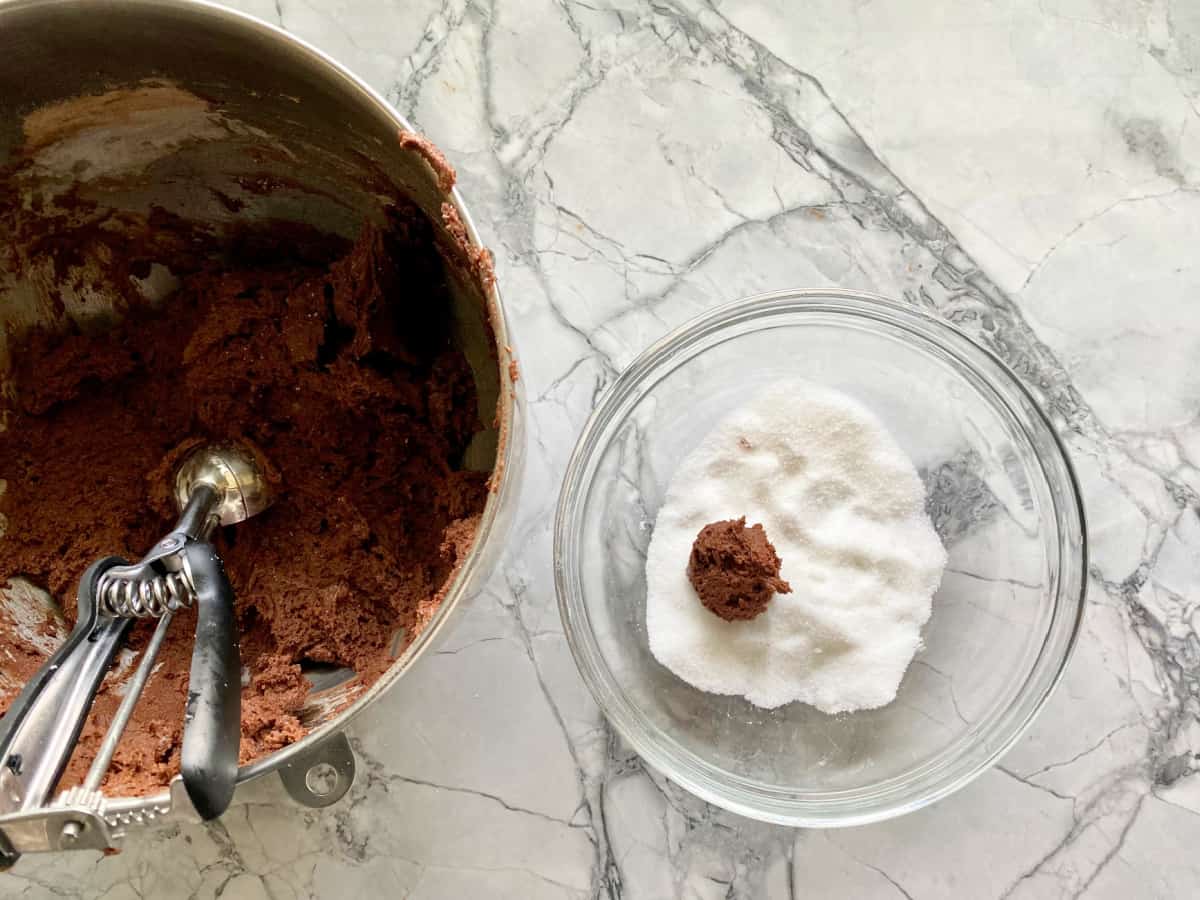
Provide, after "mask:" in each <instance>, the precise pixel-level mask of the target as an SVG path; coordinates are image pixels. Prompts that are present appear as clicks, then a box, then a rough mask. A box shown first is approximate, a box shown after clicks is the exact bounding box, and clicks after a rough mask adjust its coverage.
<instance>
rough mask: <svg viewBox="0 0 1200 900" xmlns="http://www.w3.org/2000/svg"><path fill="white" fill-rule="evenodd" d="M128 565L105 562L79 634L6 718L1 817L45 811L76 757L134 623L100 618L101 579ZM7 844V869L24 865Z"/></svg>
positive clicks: (0, 762)
mask: <svg viewBox="0 0 1200 900" xmlns="http://www.w3.org/2000/svg"><path fill="white" fill-rule="evenodd" d="M124 563H125V560H123V559H120V558H118V557H115V556H112V557H105V558H104V559H101V560H98V561H97V562H95V563H93V564H92V565H91V566H90V567H89V568H88V570H87V571H86V572H85V573H84V575H83V578H81V579H80V582H79V594H78V597H79V599H78V605H77V610H78V611H77V618H76V621H75V627H74V628H73V629H72V630H71V633H70V634H69V635H68V636H67V639H66V640H65V641H64V642H63V643H62V645H61V646H60V647H59V648H58V649H57V650H56V651H55V652H54V653H53V654H52V655H51V657H50V658H49V659H48V660H46V662H45V663H44V664H43V665H42V667H41V668H40V669H38V671H37V673H36V674H35V675H34V676H33V678H31V679H29V681H28V682H27V683H26V685H25V687H24V688H23V689H22V691H21V693H20V694H19V695H18V696H17V698H16V700H14V701H13V703H12V705H11V706H10V707H9V709H8V712H7V713H5V715H4V717H3V718H0V813H9V812H18V811H22V810H30V809H36V808H38V807H40V806H43V805H44V804H45V803H46V802H47V801H48V800H49V799H50V796H51V794H52V793H53V792H54V789H55V787H56V786H57V785H58V781H59V779H60V778H61V777H62V773H63V770H64V769H66V767H67V763H68V762H69V761H70V759H71V754H72V753H73V752H74V750H75V743H76V741H77V740H78V739H79V735H80V733H81V732H82V731H83V726H84V724H85V722H86V721H87V717H88V713H89V712H90V711H91V708H92V702H93V701H94V700H95V699H96V692H97V691H98V690H99V689H100V683H101V682H102V681H103V680H104V676H105V675H106V674H108V669H109V666H110V665H111V663H112V659H113V656H114V655H115V654H116V652H117V650H118V649H119V648H120V646H121V641H122V639H123V638H124V637H125V632H126V631H127V630H128V628H129V626H130V624H131V620H129V619H112V618H106V617H103V616H101V615H100V614H99V608H98V606H97V603H96V585H97V582H98V581H99V579H100V576H101V575H102V574H103V573H104V572H105V571H107V570H108V569H110V568H112V567H113V566H117V565H123V564H124ZM6 844H7V841H4V840H3V839H2V838H0V869H3V868H8V867H9V866H11V865H12V864H13V863H15V862H16V860H17V859H18V857H19V854H17V853H15V852H14V851H13V850H12V848H11V847H8V846H5V845H6Z"/></svg>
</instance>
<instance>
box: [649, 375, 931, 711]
mask: <svg viewBox="0 0 1200 900" xmlns="http://www.w3.org/2000/svg"><path fill="white" fill-rule="evenodd" d="M740 516H745V517H746V522H747V524H751V525H753V524H755V523H761V524H762V526H763V528H764V529H766V532H767V537H768V538H769V539H770V541H771V542H772V543H773V544H774V545H775V549H776V551H777V553H778V554H779V557H780V559H781V560H782V561H783V567H782V569H781V571H780V576H781V577H782V578H783V579H784V580H786V581H788V582H789V583H790V584H791V586H792V593H790V594H777V595H776V596H775V597H774V598H772V600H771V602H770V604H769V605H768V607H767V609H766V611H765V612H764V613H762V614H761V615H759V616H757V617H756V618H754V619H751V620H748V621H733V622H727V621H725V620H724V619H721V618H719V617H718V616H716V615H715V614H713V613H712V612H710V611H709V610H708V609H706V608H705V607H704V606H703V605H701V603H700V600H699V598H698V597H697V596H696V592H695V590H694V589H693V588H692V585H691V582H690V581H689V580H688V576H687V564H688V556H689V554H690V553H691V548H692V542H693V541H694V540H695V539H696V535H697V534H698V533H699V531H700V529H701V528H703V527H704V526H705V525H707V524H708V523H710V522H715V521H718V520H722V519H737V518H738V517H740ZM945 565H946V551H945V549H944V548H943V547H942V544H941V542H940V541H939V540H938V536H937V534H936V533H935V532H934V530H933V525H932V524H931V522H930V521H929V517H928V515H927V514H926V512H925V489H924V485H923V484H922V483H921V479H920V478H919V477H918V475H917V472H916V470H915V469H914V467H913V464H912V462H911V460H910V459H909V458H908V456H907V455H906V454H905V453H904V451H903V450H902V449H901V448H900V447H899V445H898V444H897V443H896V441H895V440H894V439H893V438H892V436H891V435H890V434H889V433H888V432H887V429H886V428H885V427H884V425H883V423H881V422H880V421H879V419H878V418H876V416H875V415H874V414H873V413H872V412H871V411H870V410H868V409H867V408H866V407H864V406H863V405H862V404H860V403H859V402H857V401H856V400H854V399H852V398H851V397H848V396H846V395H845V394H843V393H841V392H839V391H834V390H830V389H828V388H824V387H820V386H818V385H815V384H811V383H809V382H802V381H793V382H786V383H780V384H775V385H772V386H770V387H768V388H767V389H765V390H764V391H762V393H760V394H758V395H757V396H756V397H754V398H753V399H752V400H751V401H750V402H749V403H747V404H746V405H745V406H743V407H742V408H740V409H739V410H737V411H736V412H734V413H733V414H732V415H730V416H729V417H728V418H727V419H725V420H724V421H723V422H721V424H720V425H718V426H717V428H716V429H715V430H714V431H712V432H711V433H710V434H709V435H708V436H707V437H706V438H705V439H704V440H703V441H702V442H701V444H700V445H699V446H698V447H697V448H696V449H695V450H694V451H692V453H691V454H690V455H689V456H688V457H687V458H686V459H685V460H684V461H683V463H682V464H681V465H680V466H679V468H678V470H677V471H676V472H675V474H674V476H673V477H672V479H671V483H670V485H669V487H668V489H667V494H666V497H665V499H664V502H663V505H662V508H661V509H660V510H659V513H658V518H657V521H656V522H655V524H654V533H653V535H652V537H651V540H650V548H649V552H648V555H647V559H646V585H647V598H646V628H647V631H648V633H649V639H650V650H651V652H653V654H654V656H655V657H656V658H657V659H658V661H659V662H661V663H662V664H663V665H665V666H666V667H667V668H669V669H671V671H673V672H674V673H675V674H676V675H678V676H679V677H680V678H682V679H684V680H685V681H687V682H689V683H690V684H692V685H694V686H695V687H697V688H700V689H701V690H704V691H709V692H710V693H714V694H740V695H742V696H744V697H745V698H746V699H747V700H749V701H750V702H751V703H753V704H755V705H756V706H760V707H763V708H766V709H772V708H774V707H777V706H782V705H783V704H785V703H790V702H793V701H801V702H803V703H809V704H811V705H813V706H815V707H817V708H818V709H820V710H823V711H824V712H827V713H839V712H847V711H850V710H856V709H873V708H875V707H879V706H883V705H885V704H887V703H889V702H891V701H892V700H894V699H895V697H896V691H897V690H898V688H899V686H900V680H901V678H902V677H903V676H904V672H905V670H906V669H907V668H908V664H909V663H910V662H911V661H912V658H913V656H914V654H915V653H916V652H917V650H918V648H919V647H920V643H921V626H922V625H924V624H925V622H926V620H928V618H929V614H930V608H931V603H932V597H933V594H934V592H935V591H936V590H937V587H938V584H939V582H940V581H941V577H942V570H943V568H945Z"/></svg>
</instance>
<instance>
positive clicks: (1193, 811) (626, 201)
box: [0, 0, 1200, 900]
mask: <svg viewBox="0 0 1200 900" xmlns="http://www.w3.org/2000/svg"><path fill="white" fill-rule="evenodd" d="M239 6H241V7H242V8H244V9H245V10H247V11H250V12H253V13H255V14H257V15H260V16H262V17H263V18H265V19H268V20H270V21H274V22H277V23H280V24H282V25H283V26H284V27H285V28H287V29H289V30H291V31H294V32H295V33H297V34H299V35H300V36H302V37H304V38H306V39H308V40H309V41H312V42H313V43H315V44H316V45H318V46H319V47H321V48H322V49H324V50H326V51H327V52H329V53H330V54H332V55H333V56H334V57H336V58H338V59H339V60H341V61H342V62H343V63H345V64H346V65H347V66H349V67H350V68H351V69H353V70H354V71H356V72H357V73H358V74H360V75H361V76H363V77H364V78H365V79H366V80H368V81H369V82H370V83H372V84H373V85H374V86H375V87H377V88H378V89H380V90H381V91H382V92H383V93H384V94H385V95H386V96H387V98H388V99H389V100H390V101H391V102H393V103H395V104H396V105H397V106H398V107H399V108H400V110H401V111H402V112H403V113H404V114H405V115H407V116H408V117H410V118H411V119H412V121H414V122H415V123H416V124H417V125H418V126H419V127H420V128H421V129H422V130H423V131H425V132H426V133H427V134H428V135H429V136H430V137H432V138H433V140H434V141H435V142H436V143H437V144H439V145H440V146H441V147H442V148H443V149H444V150H445V152H446V154H447V156H448V157H449V158H450V159H451V160H452V162H453V163H454V164H455V166H456V167H457V168H458V171H459V175H460V186H461V188H462V190H463V192H464V194H465V196H466V197H467V199H468V203H469V204H470V207H471V209H472V212H473V214H474V216H475V218H476V219H477V221H478V223H479V224H480V226H481V229H482V231H483V234H484V238H485V240H486V241H487V243H488V244H489V245H490V246H491V247H493V248H494V250H495V252H496V259H497V268H498V272H499V277H500V282H501V285H502V289H503V291H504V295H505V298H506V301H507V304H508V309H509V312H510V315H511V317H512V320H513V322H514V326H515V331H516V334H517V335H518V338H519V341H520V346H519V348H518V349H519V350H520V351H523V353H522V375H523V378H524V380H525V386H526V390H527V392H528V399H529V413H530V424H531V428H530V434H529V456H528V462H529V464H528V466H527V474H526V480H525V484H524V492H523V497H522V501H521V509H520V513H519V518H518V522H517V524H516V527H515V529H514V530H513V532H512V535H511V538H510V542H511V547H512V552H510V555H509V558H508V560H507V562H506V563H505V564H504V565H503V566H502V567H501V569H500V570H498V571H497V572H496V573H495V575H494V577H493V578H492V580H491V582H490V585H489V588H488V589H487V590H486V591H485V592H484V593H482V594H481V595H479V596H477V597H475V598H474V600H473V601H472V602H470V603H469V604H467V605H466V606H465V608H463V609H462V610H461V611H460V613H459V614H458V615H457V616H456V617H455V619H454V621H453V623H452V624H451V625H450V626H449V627H448V629H447V630H446V632H445V633H444V635H443V636H442V637H441V638H440V640H439V644H438V646H437V647H436V648H435V649H434V650H433V651H432V652H430V653H429V654H428V655H427V656H426V657H424V658H423V659H422V660H421V662H420V663H419V664H418V665H417V666H416V667H415V669H414V670H413V671H412V672H411V673H410V675H408V676H406V677H405V678H404V679H403V680H402V682H401V683H400V684H399V686H398V687H397V689H396V690H394V691H393V692H392V693H391V694H390V695H388V696H387V697H386V699H385V700H384V701H383V702H381V703H380V704H378V705H377V706H376V707H374V708H373V709H372V710H371V711H370V712H369V713H368V714H367V715H365V716H364V717H362V718H361V719H359V720H358V722H357V723H356V725H355V726H354V728H353V730H352V732H351V738H352V740H353V743H354V746H355V748H356V750H357V752H358V754H359V760H360V772H359V779H358V781H357V783H356V785H355V786H354V788H353V789H352V792H351V794H350V795H349V797H348V798H347V799H346V800H344V801H342V802H341V803H339V804H338V805H336V806H334V807H331V808H329V809H328V810H325V811H323V812H312V811H307V810H301V809H299V808H298V807H296V806H295V805H293V804H291V803H290V802H289V801H288V800H287V798H286V797H285V796H284V794H283V791H282V789H281V788H280V786H279V784H278V782H277V781H276V780H275V779H266V780H264V781H262V782H260V783H256V784H254V785H252V786H251V787H250V789H249V790H248V791H246V792H244V793H240V794H239V799H238V802H237V805H236V806H235V807H234V808H233V809H232V810H231V811H230V812H229V813H228V814H227V815H226V816H225V817H224V818H223V819H222V820H221V821H220V822H218V823H216V824H212V825H209V826H207V827H199V826H197V827H174V828H171V829H167V830H165V831H162V832H160V833H157V834H155V835H154V836H152V837H150V838H149V839H147V840H139V841H138V842H136V843H134V844H132V845H131V846H130V847H129V848H128V849H126V850H125V851H124V852H123V853H121V854H120V855H118V856H115V857H111V858H102V857H99V856H98V855H95V854H91V853H81V854H74V855H71V856H62V857H40V858H33V857H26V858H25V859H24V860H23V861H22V862H21V864H20V865H19V866H18V868H17V869H16V870H15V872H14V873H12V874H9V875H6V876H3V877H2V880H0V894H3V895H5V896H17V895H18V894H19V895H20V896H23V897H28V898H42V897H88V898H101V897H103V898H105V900H135V898H155V900H169V898H185V897H187V898H213V897H222V898H225V900H251V898H274V900H291V898H300V897H376V896H379V897H384V896H386V897H423V898H443V897H444V898H458V897H511V898H560V897H562V898H566V897H611V898H616V897H621V898H630V900H632V898H643V897H653V898H658V897H680V898H713V900H716V898H727V897H729V898H734V897H737V898H740V897H765V898H796V897H835V896H846V897H860V898H861V897H869V898H875V897H879V898H892V897H900V898H916V900H924V898H943V897H944V898H955V900H966V898H1025V897H1039V898H1041V897H1072V898H1074V897H1086V898H1096V900H1099V898H1127V897H1181V898H1182V897H1195V896H1197V895H1200V853H1197V847H1200V777H1198V776H1197V771H1198V770H1200V721H1198V718H1197V717H1198V715H1200V638H1198V636H1197V631H1198V630H1200V609H1198V603H1200V516H1198V515H1197V507H1198V506H1200V415H1198V413H1200V365H1197V362H1196V361H1197V360H1198V359H1200V307H1198V306H1197V303H1198V302H1200V265H1198V263H1197V247H1200V105H1198V104H1200V5H1197V4H1196V3H1195V2H1194V0H1142V2H1140V3H1123V2H1119V0H904V2H886V0H873V2H872V0H853V2H852V0H820V2H813V3H806V4H803V7H804V8H803V10H801V4H797V3H794V2H790V0H736V2H735V0H725V2H720V3H714V4H711V5H708V4H705V3H702V2H692V0H655V2H652V3H650V4H648V5H647V4H642V3H636V2H633V0H482V2H465V0H404V2H385V0H371V2H366V0H330V2H321V3H317V2H311V3H309V2H303V0H274V2H273V0H243V2H241V3H239ZM824 285H838V286H842V287H849V288H862V289H867V290H873V291H877V292H880V293H883V294H887V295H891V296H896V297H904V298H907V299H908V300H910V301H912V302H914V303H918V304H921V305H923V306H925V307H927V308H931V309H934V310H936V311H938V312H939V313H941V314H942V315H945V316H947V317H949V318H951V319H953V320H954V321H956V322H958V323H960V324H961V325H963V327H965V328H967V329H968V330H970V331H972V332H973V333H975V334H977V335H979V336H980V337H981V338H982V339H983V340H984V341H985V342H986V343H987V344H988V345H989V346H991V347H993V348H994V349H996V350H997V351H998V352H999V353H1000V354H1001V355H1002V356H1003V357H1004V358H1005V359H1006V360H1007V361H1008V362H1009V363H1010V364H1011V365H1012V366H1013V367H1014V368H1015V369H1016V370H1017V371H1018V372H1019V373H1020V374H1021V375H1022V376H1023V378H1024V379H1025V380H1026V381H1027V382H1028V383H1029V384H1030V385H1031V386H1033V387H1034V388H1035V389H1037V390H1040V392H1041V395H1042V396H1043V397H1044V398H1045V401H1046V404H1047V406H1048V408H1049V409H1050V410H1051V412H1052V414H1053V416H1054V418H1055V421H1056V424H1057V426H1058V427H1059V429H1060V431H1061V433H1062V435H1063V437H1064V438H1065V440H1066V442H1067V444H1068V446H1069V448H1070V451H1071V453H1072V456H1073V459H1074V462H1075V463H1076V465H1077V466H1078V469H1079V475H1080V477H1081V480H1082V483H1083V487H1084V490H1085V494H1086V501H1087V508H1088V514H1089V521H1090V531H1091V542H1092V544H1091V546H1092V551H1093V553H1092V561H1091V569H1090V586H1089V590H1090V597H1089V609H1088V615H1087V617H1086V623H1085V629H1084V633H1083V636H1082V639H1081V642H1080V645H1079V647H1078V650H1077V652H1076V654H1075V656H1074V659H1073V661H1072V664H1071V666H1070V669H1069V671H1068V673H1067V676H1066V678H1065V681H1064V683H1063V684H1062V685H1061V686H1060V688H1059V690H1058V692H1057V693H1056V695H1055V696H1054V698H1053V700H1052V702H1051V703H1050V704H1049V706H1048V708H1047V709H1046V710H1045V711H1044V712H1043V714H1042V716H1041V717H1040V719H1039V720H1038V722H1037V723H1036V725H1035V726H1034V727H1033V728H1032V729H1031V731H1030V732H1029V733H1028V734H1027V735H1026V736H1025V737H1024V738H1023V739H1022V740H1021V741H1020V743H1019V744H1018V745H1017V746H1016V747H1015V748H1014V749H1013V750H1012V751H1011V752H1010V753H1009V754H1008V755H1007V756H1006V757H1005V758H1004V760H1003V761H1002V763H1001V764H1000V765H999V766H998V767H996V768H995V769H993V770H991V771H990V772H988V773H987V774H985V775H984V776H983V777H981V778H979V779H978V780H977V781H976V782H974V783H973V784H971V785H970V786H969V787H967V788H966V789H964V790H962V791H961V792H959V793H958V794H956V795H954V796H953V797H951V798H949V799H947V800H945V801H943V802H941V803H938V804H937V805H935V806H934V807H932V808H929V809H926V810H923V811H921V812H918V813H915V814H913V815H910V816H908V817H905V818H902V819H898V820H894V821H891V822H888V823H885V824H881V825H875V826H870V827H864V828H856V829H851V830H845V831H836V832H822V831H793V830H789V829H784V828H777V827H771V826H765V825H760V824H757V823H754V822H750V821H747V820H745V819H741V818H738V817H736V816H733V815H730V814H727V813H725V812H722V811H720V810H717V809H714V808H712V807H710V806H707V805H705V804H704V803H701V802H699V801H697V800H695V799H693V798H691V797H690V796H688V795H686V794H685V793H684V792H682V791H681V790H679V789H677V788H675V787H674V786H672V785H671V784H669V783H666V782H665V781H664V780H663V779H662V778H661V777H660V776H658V775H657V774H655V773H653V772H649V771H647V770H646V769H645V768H644V767H643V765H642V764H641V763H640V762H639V760H638V758H637V757H636V755H635V754H633V753H632V752H631V751H630V750H629V749H628V748H627V747H626V746H624V745H623V744H622V742H621V741H620V740H618V739H617V738H615V737H614V735H613V734H612V732H611V730H610V729H609V728H608V727H607V726H606V724H605V722H604V721H603V720H602V718H601V716H600V715H599V714H598V712H597V710H596V707H595V706H594V704H593V703H592V702H591V699H590V697H589V695H588V694H587V692H586V690H585V689H584V687H583V685H582V683H581V682H580V680H579V677H578V675H577V674H576V671H575V667H574V664H573V663H572V660H571V657H570V654H569V652H568V649H567V647H566V644H565V642H564V639H563V635H562V631H561V626H560V623H559V619H558V613H557V609H556V606H555V599H554V592H553V586H552V583H551V565H550V522H551V518H552V510H553V506H554V502H555V497H556V493H557V485H558V482H559V479H560V477H561V475H562V471H563V467H564V464H565V461H566V458H567V455H568V452H569V450H570V447H571V446H572V444H573V441H574V437H575V435H576V433H577V432H578V430H579V428H580V427H581V425H582V424H583V422H584V420H585V418H586V416H587V415H588V412H589V410H590V409H591V406H592V404H593V401H594V400H595V398H596V396H597V393H598V392H599V391H600V390H601V389H602V388H603V387H604V386H605V385H606V384H607V383H608V382H609V381H610V380H611V379H612V378H613V377H614V375H615V373H616V372H617V371H619V370H620V369H621V367H622V366H624V365H625V364H626V363H627V362H628V361H629V360H630V359H631V358H632V357H633V356H634V355H635V354H636V353H637V352H638V351H639V350H640V349H641V348H642V347H644V346H645V345H646V344H647V343H648V342H649V341H651V340H652V339H654V338H657V337H659V336H660V335H661V334H663V333H664V332H665V331H666V330H668V329H670V328H672V327H674V326H675V325H677V324H679V323H681V322H682V321H684V320H685V319H687V318H689V317H691V316H693V315H694V314H696V313H698V312H700V311H702V310H704V309H706V308H708V307H710V306H712V305H713V304H716V303H718V302H721V301H725V300H729V299H732V298H734V297H737V296H740V295H745V294H749V293H753V292H757V291H763V290H767V289H775V288H785V287H816V286H824Z"/></svg>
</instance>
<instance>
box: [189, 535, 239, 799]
mask: <svg viewBox="0 0 1200 900" xmlns="http://www.w3.org/2000/svg"><path fill="white" fill-rule="evenodd" d="M183 557H184V560H185V563H186V565H187V567H188V571H189V573H190V575H191V580H192V586H193V587H194V589H195V592H196V641H195V644H194V645H193V648H192V668H191V672H190V674H189V676H188V678H189V680H188V698H187V708H186V711H185V713H184V726H183V749H182V752H181V754H180V774H181V775H182V776H183V786H184V787H185V788H186V789H187V793H188V798H189V799H190V800H191V801H192V805H193V806H194V807H195V808H196V812H198V813H199V814H200V816H201V818H204V819H215V818H216V817H217V816H219V815H221V813H223V812H224V811H225V810H226V809H227V808H228V807H229V802H230V800H232V799H233V789H234V786H235V785H236V783H237V769H238V745H239V742H240V737H241V719H242V715H241V708H242V662H241V654H240V653H239V651H238V642H237V638H236V630H235V624H234V614H233V588H232V587H231V586H230V584H229V579H228V578H227V577H226V575H225V567H224V565H223V564H222V563H221V558H220V557H219V556H217V554H216V551H215V550H214V549H213V547H212V545H211V544H209V543H207V542H203V541H188V542H187V545H186V546H185V547H184V549H183Z"/></svg>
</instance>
